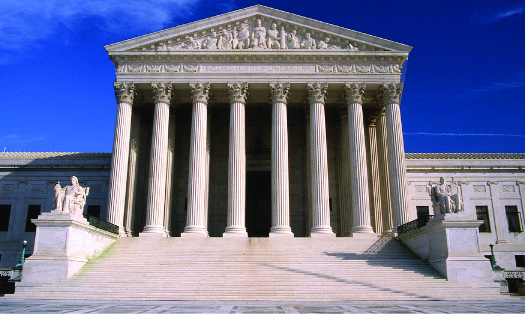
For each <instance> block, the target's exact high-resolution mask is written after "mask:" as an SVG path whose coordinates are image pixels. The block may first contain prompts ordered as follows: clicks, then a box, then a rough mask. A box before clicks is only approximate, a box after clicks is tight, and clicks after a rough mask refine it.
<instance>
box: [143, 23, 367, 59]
mask: <svg viewBox="0 0 525 314" xmlns="http://www.w3.org/2000/svg"><path fill="white" fill-rule="evenodd" d="M357 45H358V43H357V42H353V41H352V40H349V39H346V38H342V37H339V36H334V35H332V34H325V33H323V32H322V31H319V30H313V29H308V28H306V27H301V26H299V25H295V24H288V23H281V22H279V21H274V20H272V19H267V18H262V19H261V18H260V17H252V18H247V19H244V20H241V21H235V22H230V23H228V24H225V25H218V26H216V27H213V28H208V29H205V30H200V31H197V32H195V33H192V34H186V35H179V36H174V37H172V38H169V39H165V40H161V41H158V42H155V43H152V44H148V45H145V46H142V47H139V48H135V49H133V51H174V50H185V49H190V50H191V49H208V50H221V49H222V50H235V49H310V50H313V49H321V50H323V49H332V50H347V51H359V48H358V47H357ZM363 47H365V46H364V45H361V48H363ZM372 50H374V49H372Z"/></svg>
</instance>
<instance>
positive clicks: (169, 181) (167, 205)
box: [164, 108, 176, 237]
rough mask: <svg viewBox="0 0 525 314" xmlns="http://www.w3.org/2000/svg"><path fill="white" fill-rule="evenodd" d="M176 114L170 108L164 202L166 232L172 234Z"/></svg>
mask: <svg viewBox="0 0 525 314" xmlns="http://www.w3.org/2000/svg"><path fill="white" fill-rule="evenodd" d="M175 118H176V117H175V114H174V109H173V108H172V109H171V110H170V117H169V124H168V151H167V157H166V160H167V161H166V201H165V202H164V232H165V233H166V236H168V237H169V236H170V232H171V205H172V200H173V193H172V192H173V163H174V161H175Z"/></svg>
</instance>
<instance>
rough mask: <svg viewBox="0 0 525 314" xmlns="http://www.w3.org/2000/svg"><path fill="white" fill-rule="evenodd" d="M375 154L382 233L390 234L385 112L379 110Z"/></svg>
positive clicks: (390, 208)
mask: <svg viewBox="0 0 525 314" xmlns="http://www.w3.org/2000/svg"><path fill="white" fill-rule="evenodd" d="M376 124H377V125H376V129H377V156H378V166H379V181H380V190H381V205H382V206H381V207H382V215H383V217H382V221H383V234H385V235H390V234H392V199H391V197H390V175H389V169H388V168H389V167H388V147H387V146H388V141H387V130H386V116H385V112H384V111H381V112H380V113H379V116H378V117H377V121H376Z"/></svg>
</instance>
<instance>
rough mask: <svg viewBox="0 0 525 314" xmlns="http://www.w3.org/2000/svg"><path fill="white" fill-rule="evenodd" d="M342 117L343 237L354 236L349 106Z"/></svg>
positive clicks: (343, 110) (344, 109) (341, 114)
mask: <svg viewBox="0 0 525 314" xmlns="http://www.w3.org/2000/svg"><path fill="white" fill-rule="evenodd" d="M340 118H341V149H340V156H341V157H340V158H341V220H342V223H341V227H342V232H341V233H342V235H343V237H350V236H352V230H351V228H352V190H351V189H352V181H351V180H350V176H351V175H352V174H351V168H350V139H349V136H350V133H349V131H348V106H346V105H343V106H342V108H341V113H340Z"/></svg>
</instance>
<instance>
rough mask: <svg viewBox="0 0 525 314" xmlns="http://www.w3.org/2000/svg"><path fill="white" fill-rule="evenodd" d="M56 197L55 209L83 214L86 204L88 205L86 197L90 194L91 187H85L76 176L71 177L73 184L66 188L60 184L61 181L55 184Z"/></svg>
mask: <svg viewBox="0 0 525 314" xmlns="http://www.w3.org/2000/svg"><path fill="white" fill-rule="evenodd" d="M54 190H55V198H54V207H55V208H54V210H55V211H59V212H63V213H70V214H75V215H82V212H83V211H84V206H85V205H86V198H87V196H88V194H89V187H86V188H83V187H81V186H80V185H79V184H78V179H77V177H75V176H72V177H71V185H67V186H65V187H64V188H62V187H61V186H60V182H58V183H57V184H55V188H54Z"/></svg>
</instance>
